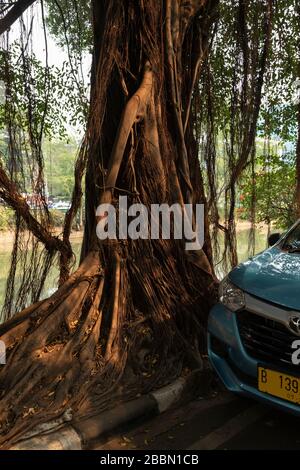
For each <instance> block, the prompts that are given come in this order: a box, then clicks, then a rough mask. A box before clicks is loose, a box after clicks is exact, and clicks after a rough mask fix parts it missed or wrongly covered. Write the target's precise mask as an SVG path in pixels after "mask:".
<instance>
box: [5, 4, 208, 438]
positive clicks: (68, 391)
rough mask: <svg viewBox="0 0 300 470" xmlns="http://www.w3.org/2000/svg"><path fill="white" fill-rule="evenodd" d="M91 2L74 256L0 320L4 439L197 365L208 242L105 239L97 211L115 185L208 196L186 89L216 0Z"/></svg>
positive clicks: (143, 198)
mask: <svg viewBox="0 0 300 470" xmlns="http://www.w3.org/2000/svg"><path fill="white" fill-rule="evenodd" d="M93 3H94V32H95V54H94V63H93V76H92V92H91V112H90V119H89V125H88V131H87V142H88V149H87V151H88V169H87V176H86V216H87V219H86V227H85V237H84V246H83V251H82V263H81V265H80V267H79V269H78V270H77V271H76V272H75V273H74V274H73V275H72V276H71V277H70V278H69V279H68V280H67V281H66V282H65V283H64V284H63V285H62V286H61V287H60V289H59V290H58V291H57V292H56V293H55V294H54V295H53V296H52V297H51V298H49V299H47V300H45V301H43V302H40V303H38V304H36V305H34V306H32V307H31V308H29V309H27V311H25V312H21V313H20V314H19V315H16V317H15V318H14V319H13V320H12V321H10V322H9V323H7V324H4V325H2V326H0V339H2V340H3V341H5V344H6V345H7V348H8V354H7V356H8V362H7V365H6V366H5V367H3V369H1V372H0V393H1V395H0V396H1V403H0V423H1V430H2V434H1V437H0V442H1V443H2V445H4V446H7V445H8V444H9V443H11V442H13V441H15V440H16V439H18V438H19V436H20V435H22V434H24V432H25V431H27V430H28V429H29V428H32V427H33V426H35V425H36V424H38V423H40V422H41V421H46V420H49V419H52V418H54V417H57V416H59V415H63V413H64V412H65V411H66V409H72V412H73V415H74V419H77V420H78V419H80V418H81V417H83V416H87V415H91V414H93V413H96V412H99V411H100V410H102V409H105V408H107V407H109V406H112V404H113V403H115V401H116V400H126V399H128V397H130V396H134V395H136V393H143V392H145V391H147V390H150V389H152V388H154V387H156V386H158V385H160V384H163V383H166V382H168V381H169V380H170V379H172V378H173V377H175V376H178V374H180V372H181V370H182V368H183V367H184V366H188V367H195V366H196V367H199V366H201V353H202V352H204V351H205V326H206V320H207V315H208V311H209V308H210V306H211V304H212V303H213V302H214V295H215V286H216V282H215V278H214V276H213V274H212V269H211V265H210V261H209V258H210V245H209V241H207V243H206V247H205V249H206V253H207V254H208V256H207V255H206V253H205V251H203V250H199V251H196V252H188V251H186V250H185V243H184V240H163V239H159V240H135V241H133V240H130V239H128V240H112V241H107V242H102V243H100V242H99V241H98V240H97V238H96V233H95V228H96V223H97V219H96V217H95V211H96V207H97V206H98V205H99V203H102V202H106V203H107V202H112V203H114V204H116V205H117V200H118V196H119V195H123V194H126V195H128V197H129V201H128V202H129V204H130V203H135V202H141V203H143V204H144V205H145V206H146V207H148V208H149V207H150V204H152V203H167V204H173V203H179V204H181V205H183V204H184V203H193V204H194V203H196V202H201V199H203V194H202V193H203V191H201V189H200V190H199V188H198V189H197V188H196V185H198V182H199V181H200V182H201V175H200V168H199V162H198V158H197V155H196V148H197V146H195V142H194V139H193V136H192V128H191V126H192V122H193V115H192V114H191V113H192V109H193V107H192V106H191V99H192V89H193V86H194V84H195V81H196V79H197V74H198V72H199V63H200V62H201V61H203V60H204V59H205V56H206V54H207V51H208V39H209V31H210V28H211V24H212V22H213V21H214V19H215V9H216V6H217V2H216V1H215V0H213V1H212V0H190V1H185V2H181V1H180V0H165V1H163V0H161V1H160V2H158V1H157V0H148V1H147V2H144V1H143V0H126V1H124V2H119V1H113V0H107V1H102V2H98V1H94V2H93ZM199 61H200V62H199ZM198 175H199V176H198ZM199 191H200V192H199ZM206 233H207V231H206Z"/></svg>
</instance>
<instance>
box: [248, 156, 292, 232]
mask: <svg viewBox="0 0 300 470" xmlns="http://www.w3.org/2000/svg"><path fill="white" fill-rule="evenodd" d="M295 178H296V173H295V154H294V153H293V152H292V153H286V154H284V155H282V156H280V155H278V154H274V153H272V154H270V155H268V157H267V165H266V158H265V156H261V157H259V159H258V161H257V169H256V171H255V174H254V179H252V176H248V177H244V182H243V183H242V184H241V186H240V191H241V192H240V205H241V208H242V209H243V212H240V214H242V215H243V218H246V219H249V218H250V212H251V203H252V201H251V199H252V190H253V185H254V187H255V198H256V221H257V222H265V223H267V224H268V223H270V222H271V221H272V222H274V223H275V226H276V227H278V228H284V229H286V228H288V227H290V226H291V225H292V224H293V223H294V222H295V218H296V210H295V209H296V206H295V200H294V190H295Z"/></svg>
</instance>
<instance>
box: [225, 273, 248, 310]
mask: <svg viewBox="0 0 300 470" xmlns="http://www.w3.org/2000/svg"><path fill="white" fill-rule="evenodd" d="M219 300H220V302H221V303H222V304H223V305H225V307H227V308H228V309H229V310H232V311H233V312H236V311H237V310H241V309H242V308H244V307H245V295H244V292H243V291H242V290H241V289H239V288H238V287H236V286H235V285H234V284H232V282H230V280H229V278H228V276H227V277H225V279H223V281H222V282H221V283H220V286H219Z"/></svg>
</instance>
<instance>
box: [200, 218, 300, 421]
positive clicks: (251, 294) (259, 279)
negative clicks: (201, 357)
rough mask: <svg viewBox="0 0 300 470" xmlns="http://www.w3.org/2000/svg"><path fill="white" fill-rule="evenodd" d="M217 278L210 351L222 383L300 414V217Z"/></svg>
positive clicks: (210, 333) (210, 332)
mask: <svg viewBox="0 0 300 470" xmlns="http://www.w3.org/2000/svg"><path fill="white" fill-rule="evenodd" d="M269 244H270V245H271V246H270V248H268V249H267V250H265V251H264V252H262V253H260V254H258V255H256V256H254V257H252V258H250V259H249V260H248V261H246V262H245V263H242V264H240V265H239V266H237V267H236V268H235V269H233V270H232V271H231V272H230V273H229V274H228V276H226V277H225V279H224V280H223V281H222V282H221V284H220V288H219V302H218V303H217V304H216V305H215V306H214V307H213V308H212V310H211V312H210V315H209V320H208V354H209V358H210V361H211V364H212V365H213V367H214V369H215V370H216V372H217V374H218V375H219V377H220V378H221V380H222V381H223V383H224V384H225V386H226V387H227V388H228V389H229V390H231V391H233V392H236V393H239V394H241V395H246V396H249V397H253V398H256V399H258V400H260V401H263V402H265V403H269V404H271V405H274V406H276V407H278V408H281V409H283V410H286V411H290V412H292V413H294V414H296V415H299V416H300V220H299V221H298V222H297V223H296V224H294V225H293V227H292V228H291V229H290V230H289V231H288V232H287V233H286V234H285V235H282V236H281V235H280V234H273V235H271V237H270V238H269Z"/></svg>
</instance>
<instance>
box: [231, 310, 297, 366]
mask: <svg viewBox="0 0 300 470" xmlns="http://www.w3.org/2000/svg"><path fill="white" fill-rule="evenodd" d="M237 321H238V328H239V332H240V337H241V340H242V343H243V346H244V348H245V350H246V351H247V353H248V354H249V356H252V357H253V358H255V359H258V360H260V361H262V362H267V363H269V364H273V365H275V366H276V365H277V366H281V367H284V368H285V369H286V368H288V369H291V370H294V371H295V370H297V371H298V372H300V365H298V366H297V365H294V364H293V363H292V359H291V355H292V352H293V350H292V348H291V344H292V342H293V341H294V340H295V339H298V340H299V339H300V337H299V336H296V335H295V334H293V333H292V332H291V331H290V330H289V329H288V328H286V327H285V326H284V325H283V324H282V323H279V322H277V321H275V320H271V319H269V318H265V317H262V316H260V315H256V314H254V313H252V312H248V311H246V310H243V311H241V312H238V314H237Z"/></svg>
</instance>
